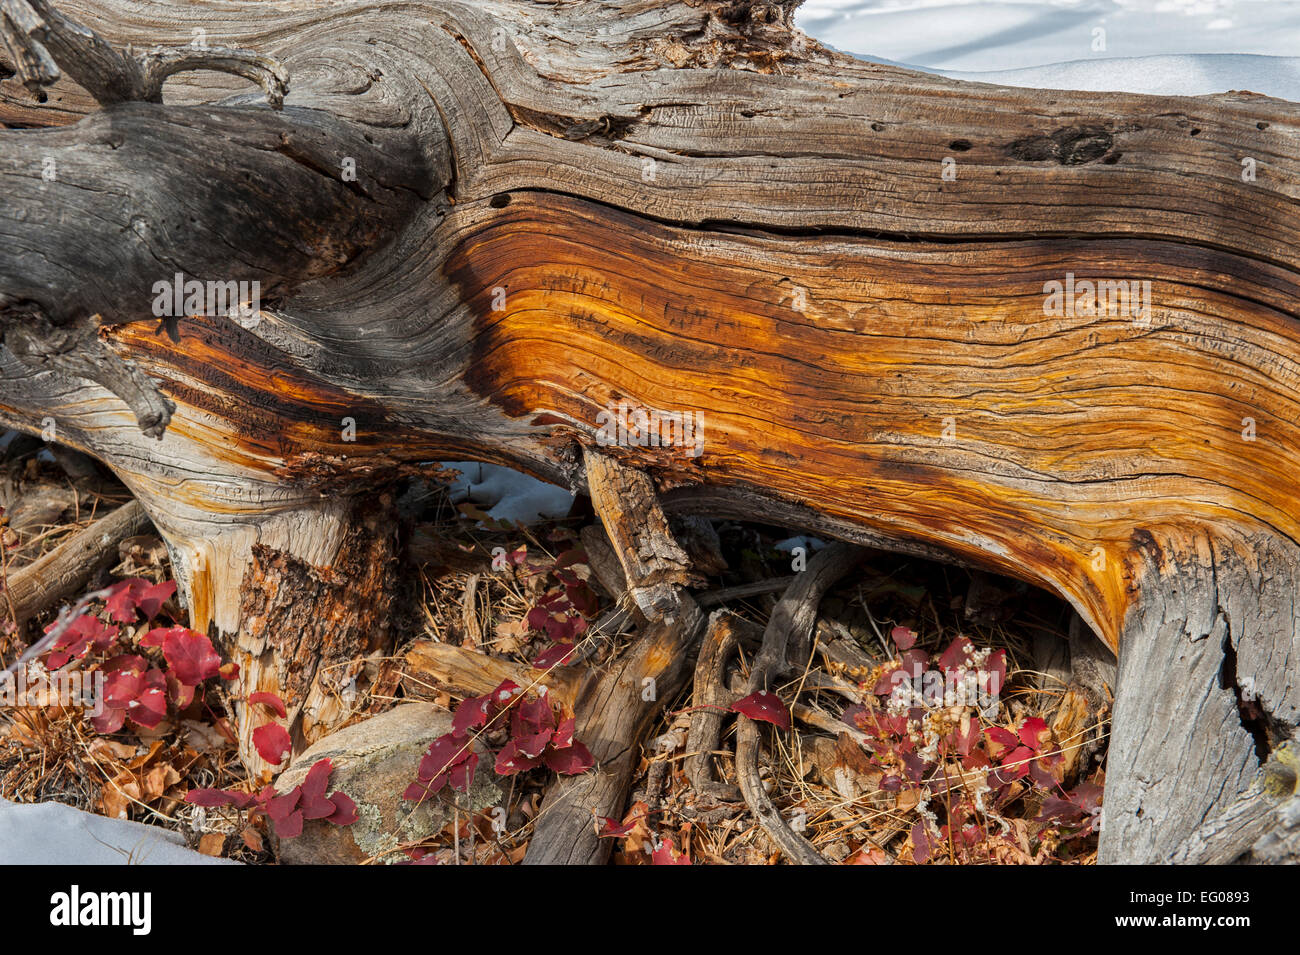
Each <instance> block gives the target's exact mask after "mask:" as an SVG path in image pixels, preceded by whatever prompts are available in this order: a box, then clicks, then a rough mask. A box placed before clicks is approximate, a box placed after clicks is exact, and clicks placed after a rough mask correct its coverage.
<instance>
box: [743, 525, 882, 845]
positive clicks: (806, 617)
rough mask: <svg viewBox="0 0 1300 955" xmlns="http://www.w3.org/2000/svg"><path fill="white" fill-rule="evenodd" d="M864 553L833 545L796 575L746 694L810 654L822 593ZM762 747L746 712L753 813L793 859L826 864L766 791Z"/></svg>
mask: <svg viewBox="0 0 1300 955" xmlns="http://www.w3.org/2000/svg"><path fill="white" fill-rule="evenodd" d="M862 554H863V551H862V550H861V548H856V547H852V546H850V545H848V544H842V543H839V544H832V545H830V546H829V547H827V548H825V549H823V550H821V551H819V552H818V553H817V554H816V556H814V557H813V558H812V560H810V561H809V562H808V568H807V570H806V571H805V572H804V573H802V574H800V575H799V576H798V577H796V578H795V581H794V583H792V584H791V585H790V588H789V589H788V590H787V591H786V592H785V593H784V594H783V595H782V596H781V599H780V600H779V601H777V605H776V608H775V609H774V610H773V611H772V616H771V618H770V619H769V620H768V622H767V627H766V628H765V629H764V630H763V645H762V647H761V648H760V649H759V651H758V656H757V657H755V658H754V662H753V664H752V665H751V666H750V670H749V680H748V682H747V683H746V685H745V695H746V696H748V695H749V694H751V693H757V692H759V691H767V692H772V691H773V689H774V687H773V686H771V685H770V684H771V683H772V682H773V681H775V680H777V679H779V678H780V677H782V676H784V675H785V674H786V673H788V672H789V671H790V670H791V669H792V667H791V660H792V656H793V658H794V659H801V658H803V657H805V656H806V655H807V650H806V647H807V645H808V643H809V641H810V640H811V639H812V633H813V627H814V626H815V625H816V623H817V605H818V604H819V603H821V598H822V595H823V594H824V593H825V592H826V590H827V588H828V587H830V586H831V585H832V584H834V583H835V582H836V581H837V580H839V579H840V578H841V577H843V576H844V575H845V574H846V573H848V572H849V571H850V570H852V569H853V567H854V566H855V565H856V564H857V563H858V562H859V561H860V559H861V557H862ZM758 749H759V729H758V724H757V723H756V722H755V721H754V720H751V719H750V718H749V717H747V716H744V715H742V716H740V717H739V718H738V721H737V727H736V777H737V779H738V780H739V781H740V791H741V792H742V793H744V794H745V802H746V803H747V804H748V805H749V809H750V812H752V813H753V814H754V816H755V818H757V819H758V822H759V824H760V825H761V826H762V827H763V829H764V830H765V831H766V832H767V834H768V835H769V836H770V837H771V839H772V841H773V842H774V843H775V844H776V845H777V846H778V847H779V848H780V849H781V851H782V852H784V853H785V855H786V857H787V858H789V860H790V861H791V862H797V863H800V864H802V865H824V864H825V863H826V860H825V859H824V858H822V856H821V854H820V853H819V852H818V851H817V850H816V849H815V848H814V847H813V845H812V843H810V842H809V841H808V840H807V839H805V838H804V837H803V836H801V835H800V834H799V833H797V832H795V831H794V829H792V828H791V826H790V824H789V823H788V822H786V821H785V819H784V818H783V817H782V816H781V813H780V812H779V811H778V810H777V808H776V806H775V805H773V803H772V800H771V799H770V798H769V797H768V795H767V792H766V791H765V790H764V789H763V784H762V781H761V780H760V779H759V775H758Z"/></svg>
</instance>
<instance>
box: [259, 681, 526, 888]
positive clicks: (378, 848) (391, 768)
mask: <svg viewBox="0 0 1300 955" xmlns="http://www.w3.org/2000/svg"><path fill="white" fill-rule="evenodd" d="M449 732H451V714H450V713H447V712H445V711H444V710H441V709H438V708H437V707H436V706H434V705H433V704H431V703H404V704H402V705H401V706H398V707H396V708H394V709H391V710H389V711H388V712H386V713H381V714H380V715H378V716H372V717H371V718H370V719H368V720H365V721H364V722H361V723H354V724H353V725H351V726H348V727H345V728H343V729H341V730H339V731H338V732H337V733H332V734H330V735H329V736H327V737H325V738H324V739H322V740H318V741H317V742H316V743H314V744H312V745H311V746H310V747H308V749H307V750H305V751H304V752H303V753H302V754H301V755H300V756H299V757H298V758H297V759H295V760H294V761H293V763H292V764H291V765H290V766H289V768H288V769H286V770H285V771H284V772H283V773H281V774H280V777H279V778H278V779H277V780H276V782H275V788H276V790H277V791H278V792H288V791H289V790H290V789H292V788H293V787H294V786H296V785H298V784H299V783H301V782H302V781H303V779H304V778H305V777H306V775H307V770H309V769H311V767H312V765H313V764H315V763H316V762H317V761H318V760H321V759H324V758H326V757H329V759H330V762H331V763H332V764H333V766H334V773H333V775H331V776H330V787H329V791H330V792H335V791H342V792H344V793H346V794H347V795H348V796H350V797H352V800H353V801H354V802H355V803H356V804H357V814H358V815H359V816H360V818H359V819H358V820H357V821H356V822H355V823H353V824H352V825H351V826H335V825H333V824H332V823H328V822H324V821H323V820H309V821H308V822H307V823H306V824H305V825H304V826H303V831H302V835H301V836H298V837H296V838H293V839H282V840H280V861H281V862H282V863H285V864H289V865H323V864H324V865H356V864H358V863H360V862H362V861H364V860H366V859H368V858H375V860H376V861H377V862H384V863H393V862H401V861H404V860H405V858H406V856H405V854H403V853H401V852H392V851H390V850H392V849H394V848H395V847H396V846H399V845H405V844H409V843H412V842H418V841H419V840H420V839H423V838H425V837H426V836H429V835H432V834H433V833H435V832H437V831H439V830H440V829H442V827H443V826H445V825H446V824H447V822H448V821H449V820H450V819H451V813H452V810H451V807H450V804H449V803H448V802H447V801H445V800H444V799H443V798H441V794H440V795H439V798H436V799H426V800H425V801H424V802H423V803H421V804H418V805H417V804H416V803H414V802H408V801H407V800H405V799H403V798H402V793H403V792H404V791H405V790H406V787H407V786H408V785H410V784H411V783H412V782H413V781H414V780H415V777H416V772H417V770H418V768H419V765H420V758H421V757H422V756H423V755H424V751H425V750H426V749H428V747H429V744H430V743H431V742H433V740H434V739H435V738H437V737H439V736H442V735H443V734H444V733H449ZM476 749H477V746H476ZM479 756H480V762H479V769H478V772H477V773H475V774H474V784H473V785H472V786H471V787H470V791H469V793H468V794H461V793H455V796H456V800H457V802H458V803H459V804H460V805H461V806H462V807H465V806H468V807H470V808H471V809H474V810H478V809H484V808H487V807H488V806H494V805H499V803H500V800H501V789H500V788H499V787H498V786H497V785H496V776H495V774H493V772H492V769H491V766H492V759H491V758H490V757H489V756H488V755H487V754H486V753H485V752H484V751H483V750H481V749H480V750H479ZM446 792H450V790H444V793H446Z"/></svg>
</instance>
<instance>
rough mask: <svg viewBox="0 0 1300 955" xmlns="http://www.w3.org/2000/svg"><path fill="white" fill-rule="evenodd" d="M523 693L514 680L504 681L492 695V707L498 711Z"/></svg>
mask: <svg viewBox="0 0 1300 955" xmlns="http://www.w3.org/2000/svg"><path fill="white" fill-rule="evenodd" d="M521 692H522V691H521V690H520V689H519V684H517V683H515V682H514V681H513V680H502V681H501V684H500V685H499V686H498V687H497V688H496V689H495V690H493V691H492V693H491V697H492V705H493V706H494V707H496V708H497V709H500V708H502V707H503V706H505V705H506V704H507V703H509V702H510V701H511V700H512V699H514V698H515V697H516V696H518V695H519V694H520V693H521Z"/></svg>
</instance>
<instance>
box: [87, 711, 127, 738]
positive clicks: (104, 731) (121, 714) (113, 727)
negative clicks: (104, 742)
mask: <svg viewBox="0 0 1300 955" xmlns="http://www.w3.org/2000/svg"><path fill="white" fill-rule="evenodd" d="M125 722H126V707H124V706H123V707H117V706H106V707H104V712H102V713H100V714H99V715H98V716H92V717H91V718H90V724H91V725H92V726H94V727H95V732H96V733H99V734H100V735H102V736H107V735H108V734H109V733H116V732H117V731H118V730H120V729H121V728H122V725H123V724H124V723H125Z"/></svg>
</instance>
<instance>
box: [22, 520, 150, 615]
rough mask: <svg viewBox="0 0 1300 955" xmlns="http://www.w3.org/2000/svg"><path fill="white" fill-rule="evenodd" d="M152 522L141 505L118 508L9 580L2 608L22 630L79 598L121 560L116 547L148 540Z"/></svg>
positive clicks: (23, 568)
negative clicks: (47, 612) (138, 539)
mask: <svg viewBox="0 0 1300 955" xmlns="http://www.w3.org/2000/svg"><path fill="white" fill-rule="evenodd" d="M148 527H149V517H148V515H146V514H145V512H144V508H143V507H141V506H140V504H139V502H137V501H131V502H129V503H127V504H123V505H122V506H121V507H118V508H114V509H113V510H112V511H110V512H109V513H108V514H106V515H105V516H103V517H101V518H98V519H97V520H95V521H93V522H92V523H90V524H89V525H87V526H86V527H84V528H82V529H81V530H79V531H77V532H76V533H75V534H73V535H72V536H71V537H69V538H68V539H67V540H65V541H63V542H62V543H61V544H59V545H58V546H57V547H55V548H54V549H53V550H52V551H50V552H49V553H48V554H44V555H42V556H41V557H39V558H38V559H37V560H35V561H33V562H32V563H30V564H28V565H27V566H26V567H22V568H20V569H18V570H16V571H13V572H11V573H10V574H9V577H8V580H7V584H8V586H7V587H6V588H5V591H6V592H5V594H4V595H3V596H0V608H3V612H4V613H6V614H10V613H11V614H12V615H13V622H14V624H15V626H17V627H18V628H19V631H18V632H20V633H21V632H22V630H21V628H22V627H23V625H24V624H26V622H27V621H28V620H30V619H31V618H32V617H34V616H36V615H37V614H38V613H40V612H42V611H44V610H48V609H51V608H53V607H55V606H57V605H58V604H59V603H61V602H62V601H64V600H67V599H68V598H70V597H73V596H76V595H77V594H78V593H79V592H80V591H82V590H84V589H85V587H86V585H87V583H89V582H90V580H91V579H92V578H93V577H94V576H95V575H96V574H98V573H100V572H101V571H103V570H104V569H105V568H107V567H108V566H109V565H110V564H112V563H114V562H116V561H117V559H118V553H117V545H118V544H120V543H122V541H124V540H126V539H127V538H128V537H134V536H135V535H136V534H143V533H144V532H145V531H146V530H147V529H148Z"/></svg>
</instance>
